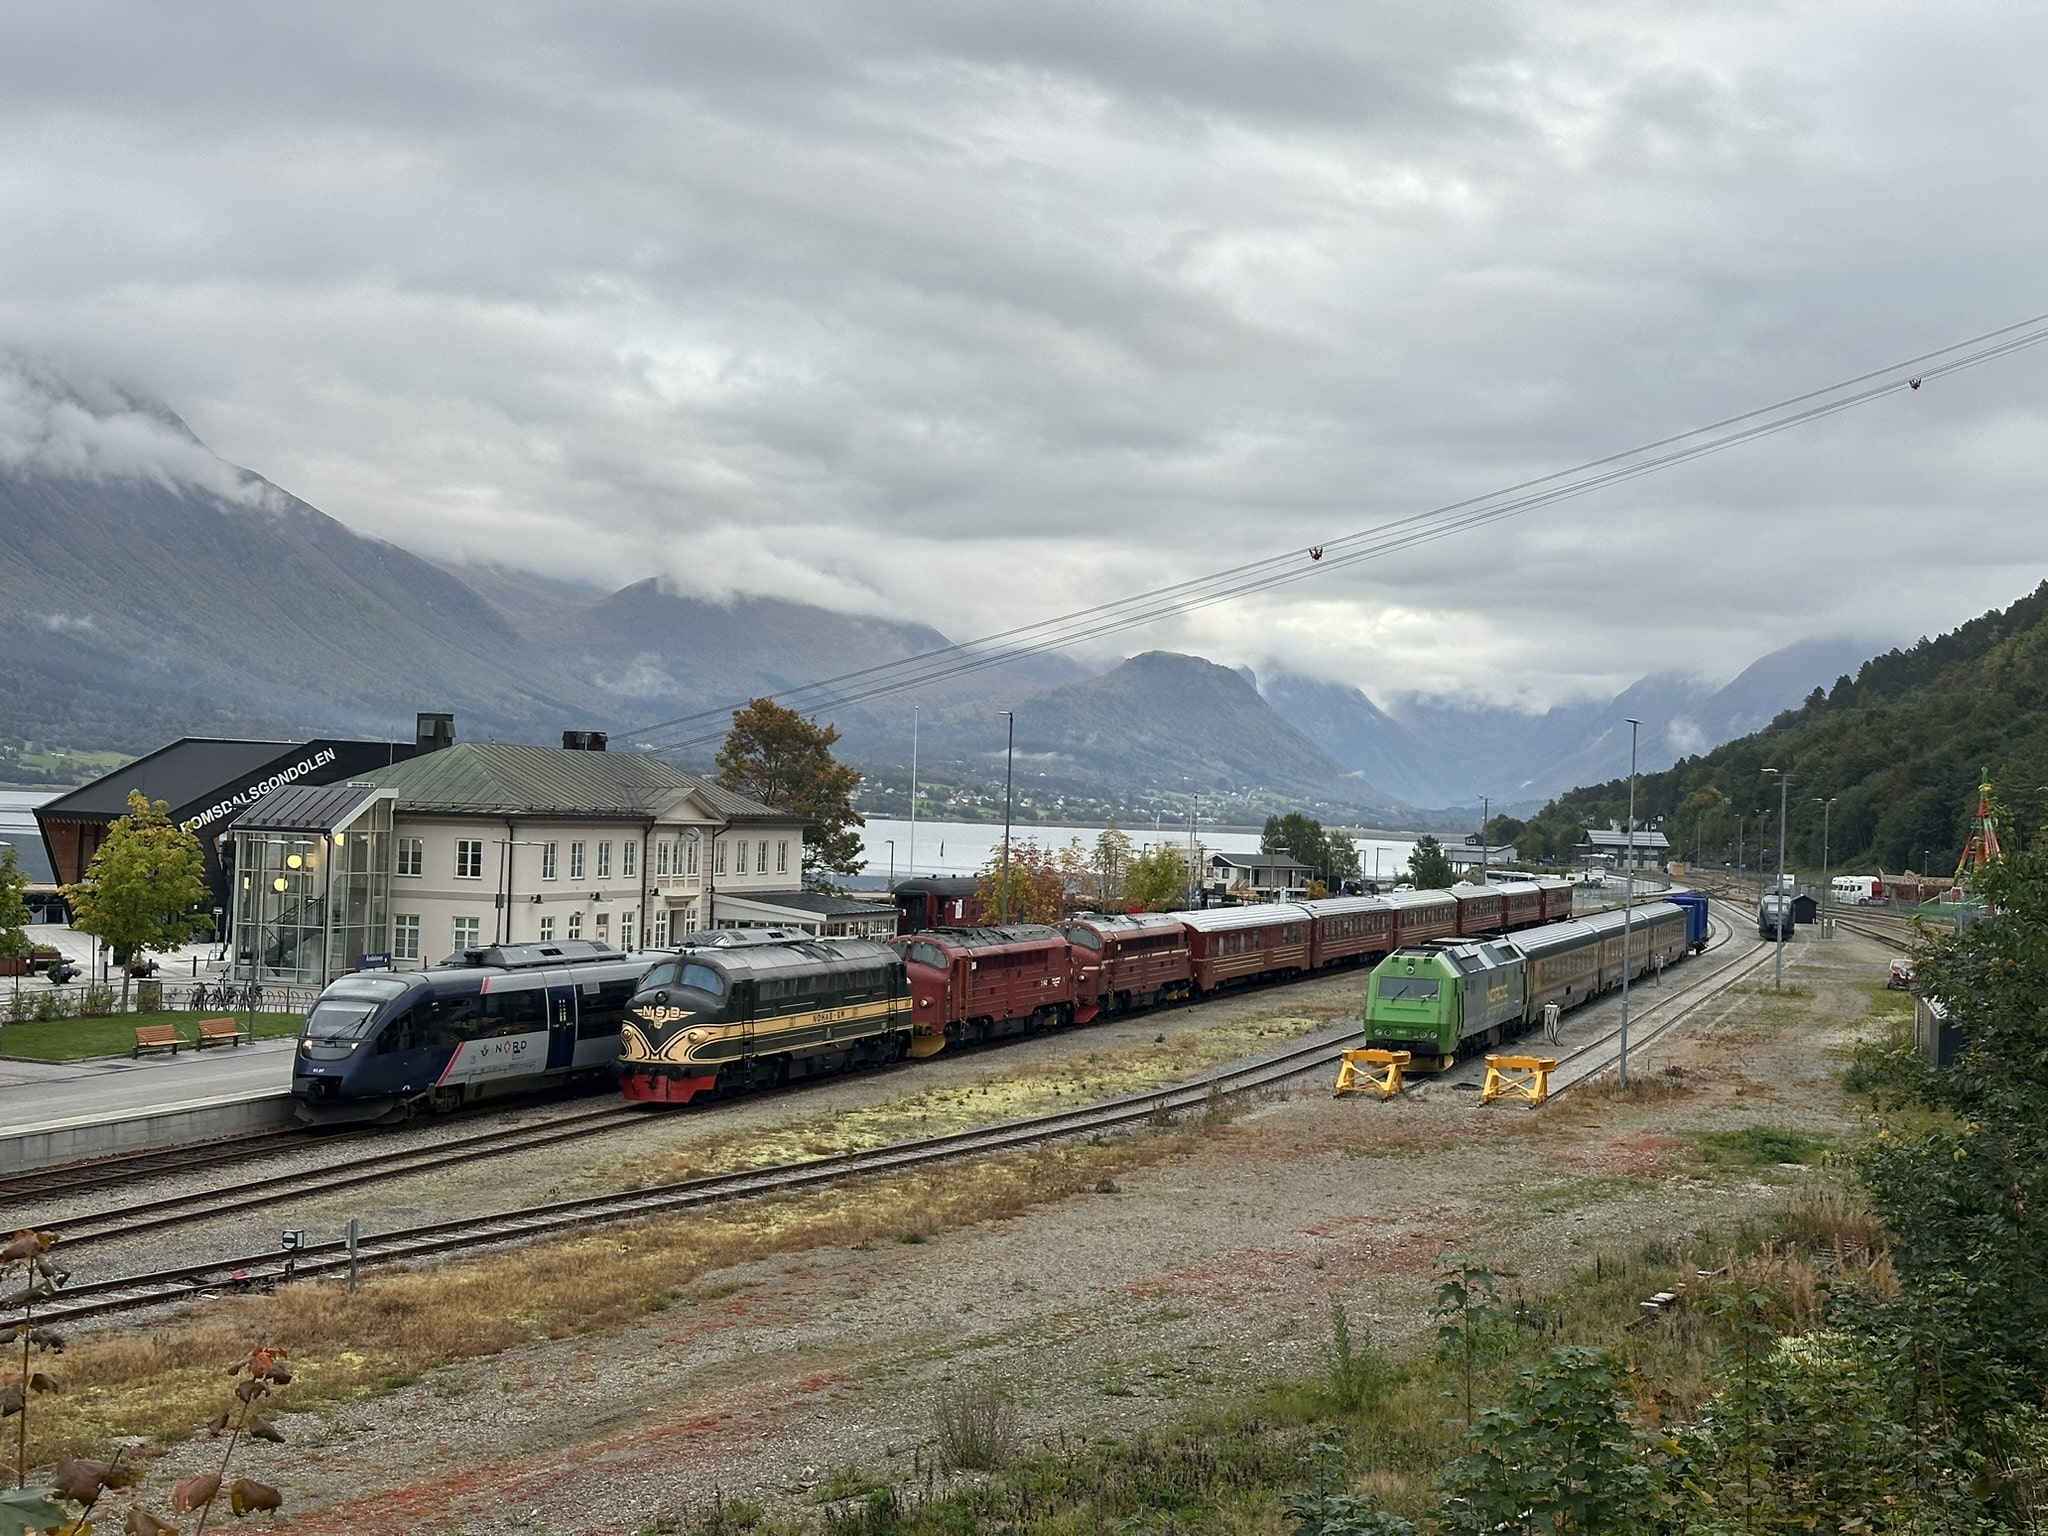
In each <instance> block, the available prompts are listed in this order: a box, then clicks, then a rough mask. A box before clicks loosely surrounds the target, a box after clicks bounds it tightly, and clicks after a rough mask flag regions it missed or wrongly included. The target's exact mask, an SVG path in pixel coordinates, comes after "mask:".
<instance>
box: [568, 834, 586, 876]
mask: <svg viewBox="0 0 2048 1536" xmlns="http://www.w3.org/2000/svg"><path fill="white" fill-rule="evenodd" d="M569 878H570V879H571V880H581V879H582V878H583V844H582V843H581V842H574V843H571V844H570V845H569Z"/></svg>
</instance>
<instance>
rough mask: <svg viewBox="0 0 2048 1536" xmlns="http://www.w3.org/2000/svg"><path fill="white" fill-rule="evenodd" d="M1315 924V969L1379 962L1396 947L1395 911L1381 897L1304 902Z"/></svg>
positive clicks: (1343, 897) (1353, 897) (1345, 897)
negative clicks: (1365, 961)
mask: <svg viewBox="0 0 2048 1536" xmlns="http://www.w3.org/2000/svg"><path fill="white" fill-rule="evenodd" d="M1302 906H1304V907H1305V908H1307V909H1308V912H1309V915H1310V916H1311V917H1312V918H1313V919H1314V920H1315V968H1316V969H1317V970H1319V971H1320V970H1322V969H1323V968H1324V967H1325V966H1330V965H1348V964H1351V963H1352V962H1354V961H1359V960H1377V959H1378V958H1379V957H1380V956H1381V955H1384V954H1386V953H1387V952H1388V951H1389V950H1391V949H1392V948H1393V947H1394V909H1393V908H1392V907H1390V906H1388V905H1387V903H1386V901H1385V900H1384V899H1383V898H1381V897H1378V896H1335V897H1331V898H1330V899H1329V900H1327V901H1304V902H1303V903H1302Z"/></svg>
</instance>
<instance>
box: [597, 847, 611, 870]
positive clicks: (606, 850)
mask: <svg viewBox="0 0 2048 1536" xmlns="http://www.w3.org/2000/svg"><path fill="white" fill-rule="evenodd" d="M611 877H612V842H611V839H610V838H605V839H603V840H602V841H601V842H599V843H598V845H597V878H598V879H600V880H609V879H611Z"/></svg>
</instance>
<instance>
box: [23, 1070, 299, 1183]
mask: <svg viewBox="0 0 2048 1536" xmlns="http://www.w3.org/2000/svg"><path fill="white" fill-rule="evenodd" d="M296 1047H297V1041H295V1040H291V1039H284V1040H258V1041H255V1042H253V1043H251V1044H249V1045H244V1046H239V1047H237V1048H235V1049H233V1050H212V1051H204V1052H200V1051H194V1052H190V1053H185V1052H181V1053H179V1054H178V1055H177V1056H171V1057H166V1056H149V1057H144V1058H143V1059H142V1060H140V1061H136V1060H131V1059H129V1058H127V1057H112V1058H104V1059H100V1060H95V1061H68V1062H41V1061H18V1060H12V1059H0V1172H8V1173H13V1172H19V1171H21V1170H24V1169H29V1168H42V1167H48V1166H49V1165H51V1164H53V1163H68V1162H75V1161H77V1160H79V1159H81V1158H89V1157H105V1156H107V1155H108V1154H109V1153H114V1152H134V1151H141V1150H146V1149H149V1148H152V1147H168V1146H176V1145H179V1144H181V1143H184V1142H192V1141H206V1140H211V1139H212V1138H214V1137H217V1136H232V1135H236V1134H238V1133H240V1132H243V1131H252V1130H264V1129H268V1128H269V1127H272V1126H277V1125H284V1124H287V1123H288V1122H289V1121H290V1120H291V1118H292V1101H291V1076H292V1052H293V1050H294V1049H296Z"/></svg>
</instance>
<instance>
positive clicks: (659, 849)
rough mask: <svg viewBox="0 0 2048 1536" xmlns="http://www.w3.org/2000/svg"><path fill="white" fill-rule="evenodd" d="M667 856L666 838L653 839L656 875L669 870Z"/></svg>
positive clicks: (663, 873)
mask: <svg viewBox="0 0 2048 1536" xmlns="http://www.w3.org/2000/svg"><path fill="white" fill-rule="evenodd" d="M668 857H669V854H668V839H667V838H665V837H658V838H656V839H655V840H654V873H655V874H656V875H665V874H667V873H668V872H669V863H668Z"/></svg>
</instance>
